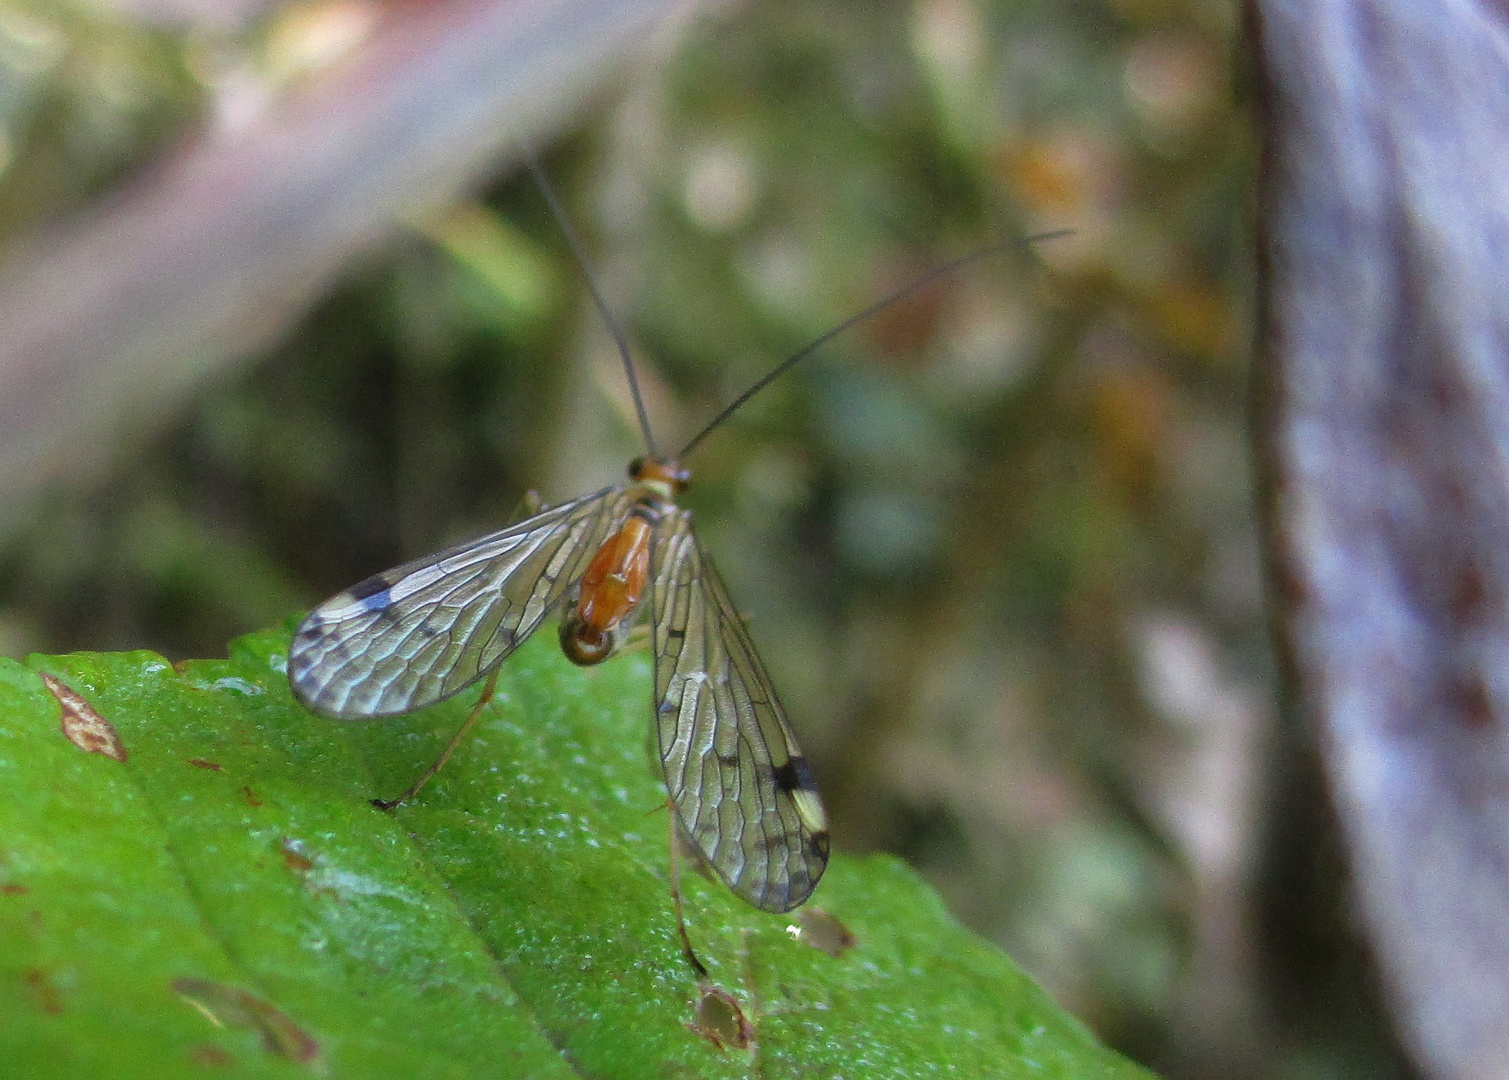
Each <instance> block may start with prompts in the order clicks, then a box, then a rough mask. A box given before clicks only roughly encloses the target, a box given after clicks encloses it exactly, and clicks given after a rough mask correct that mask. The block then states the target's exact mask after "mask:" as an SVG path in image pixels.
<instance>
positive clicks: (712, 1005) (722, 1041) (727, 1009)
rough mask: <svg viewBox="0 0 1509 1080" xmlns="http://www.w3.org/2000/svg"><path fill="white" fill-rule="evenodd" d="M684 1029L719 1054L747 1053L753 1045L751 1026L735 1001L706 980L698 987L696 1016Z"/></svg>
mask: <svg viewBox="0 0 1509 1080" xmlns="http://www.w3.org/2000/svg"><path fill="white" fill-rule="evenodd" d="M686 1026H687V1027H688V1028H689V1029H691V1030H692V1031H693V1032H695V1033H696V1034H698V1035H701V1036H702V1037H703V1038H704V1039H706V1040H707V1041H708V1042H710V1043H712V1044H713V1045H714V1046H716V1047H717V1048H718V1049H719V1050H748V1049H749V1048H750V1047H751V1046H753V1045H754V1039H755V1032H754V1025H753V1024H751V1023H750V1022H749V1020H748V1018H747V1017H745V1015H744V1010H743V1009H742V1008H740V1007H739V1001H738V999H737V998H735V997H734V996H733V995H732V994H730V993H729V992H728V991H727V990H725V989H723V988H722V987H721V986H715V985H714V984H713V983H710V982H707V981H705V980H704V981H703V982H700V983H698V985H697V1009H696V1015H695V1018H694V1019H692V1020H689V1021H687V1025H686Z"/></svg>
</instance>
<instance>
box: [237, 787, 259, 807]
mask: <svg viewBox="0 0 1509 1080" xmlns="http://www.w3.org/2000/svg"><path fill="white" fill-rule="evenodd" d="M241 794H242V795H244V796H245V797H246V805H247V806H250V807H251V808H252V809H254V810H255V809H256V808H257V807H259V806H261V805H262V800H261V799H259V798H257V796H256V795H254V794H253V793H252V789H251V785H250V784H248V785H246V786H245V787H244V788H242V789H241Z"/></svg>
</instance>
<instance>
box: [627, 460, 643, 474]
mask: <svg viewBox="0 0 1509 1080" xmlns="http://www.w3.org/2000/svg"><path fill="white" fill-rule="evenodd" d="M643 475H644V458H643V457H637V458H635V459H634V460H633V461H631V462H629V479H630V480H638V479H639V478H640V477H641V476H643Z"/></svg>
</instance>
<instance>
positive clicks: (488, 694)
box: [372, 668, 501, 810]
mask: <svg viewBox="0 0 1509 1080" xmlns="http://www.w3.org/2000/svg"><path fill="white" fill-rule="evenodd" d="M500 670H501V669H500V668H493V673H492V674H491V675H489V676H488V677H487V682H486V683H485V684H484V685H483V687H482V696H481V697H479V698H477V704H475V705H473V706H472V711H471V712H469V713H467V714H466V720H465V722H463V723H462V725H461V727H460V729H459V730H457V732H456V734H454V735H452V736H451V741H450V742H448V743H446V744H445V749H444V750H442V751H440V756H439V757H438V758H436V759H435V762H434V764H432V765H431V766H430V767H429V768H428V769H426V770H424V772H422V773H420V774H419V779H418V780H415V781H414V782H413V783H412V784H410V785H409V786H408V787H407V788H406V789H405V790H404V792H403V794H401V795H399V796H398V797H397V798H394V799H373V800H372V805H373V806H375V807H377V808H378V809H379V810H392V809H393V808H394V807H395V806H398V805H399V804H400V803H404V802H407V801H408V800H410V799H412V798H413V797H414V796H415V795H418V794H419V789H420V788H422V787H424V785H426V784H428V783H429V782H430V777H432V776H434V775H435V774H436V773H438V772H439V771H440V770H441V769H443V768H445V763H446V762H447V761H449V760H451V755H452V754H454V753H455V752H456V747H458V746H460V745H461V740H462V739H464V738H466V733H467V732H468V731H470V730H471V729H472V725H473V724H475V723H476V722H477V717H479V716H481V715H482V710H483V708H485V707H486V705H487V703H488V702H489V701H491V700H492V699H493V691H494V690H496V689H497V688H498V672H499V671H500Z"/></svg>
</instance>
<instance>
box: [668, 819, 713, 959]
mask: <svg viewBox="0 0 1509 1080" xmlns="http://www.w3.org/2000/svg"><path fill="white" fill-rule="evenodd" d="M666 809H667V810H668V811H669V812H668V813H667V814H666V819H667V820H668V821H669V822H670V823H671V828H670V839H671V906H672V907H674V908H675V909H676V933H677V934H678V935H680V937H681V955H682V956H684V957H686V962H687V963H688V964H691V965H692V970H693V971H695V972H696V973H697V978H699V979H707V978H708V974H707V968H705V967H703V966H702V961H701V960H698V959H697V954H696V953H695V952H693V951H692V939H691V938H690V937H688V936H687V932H686V919H685V918H683V917H682V914H681V854H680V851H679V848H680V844H681V837H680V836H678V835H677V834H676V826H677V823H678V821H679V819H678V818H677V817H676V808H675V807H674V806H671V805H670V802H669V800H667V803H666Z"/></svg>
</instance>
